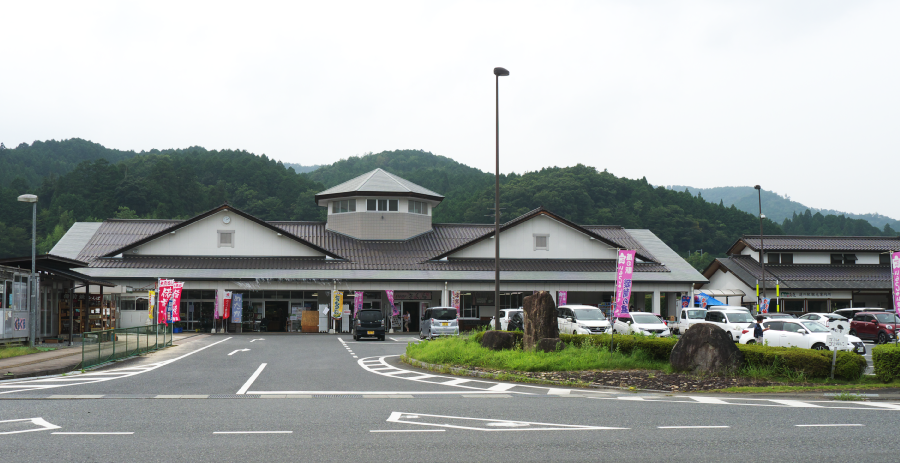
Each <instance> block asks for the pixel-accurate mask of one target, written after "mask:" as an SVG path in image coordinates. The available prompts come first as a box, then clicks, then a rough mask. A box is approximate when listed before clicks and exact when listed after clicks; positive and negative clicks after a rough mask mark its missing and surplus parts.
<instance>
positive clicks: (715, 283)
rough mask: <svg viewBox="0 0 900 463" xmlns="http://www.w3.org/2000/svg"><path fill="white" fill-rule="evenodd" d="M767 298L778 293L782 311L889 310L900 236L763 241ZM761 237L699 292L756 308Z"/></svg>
mask: <svg viewBox="0 0 900 463" xmlns="http://www.w3.org/2000/svg"><path fill="white" fill-rule="evenodd" d="M762 245H763V249H764V252H763V259H765V261H764V262H765V277H764V278H765V285H766V288H767V291H766V293H767V296H768V297H770V298H772V300H773V301H774V300H775V296H776V293H775V286H776V284H777V285H778V286H779V288H780V297H779V303H780V305H781V308H782V311H786V312H791V313H795V314H801V313H805V312H832V311H835V310H837V309H843V308H847V307H882V308H888V307H891V286H890V285H891V269H890V262H889V254H888V252H890V251H896V250H898V249H900V237H868V236H864V237H847V236H765V237H764V240H763V241H762ZM759 250H760V239H759V236H744V237H742V238H741V239H739V240H738V241H737V242H735V243H734V245H732V246H731V248H730V249H729V250H728V257H725V258H719V259H716V260H715V261H713V262H712V264H710V265H709V267H707V268H706V270H704V272H703V276H704V277H706V278H707V279H708V280H709V282H708V283H706V284H698V285H697V286H696V288H697V289H698V290H701V291H703V292H705V293H708V294H709V295H710V296H713V297H715V298H717V299H720V300H722V301H726V300H728V301H729V304H731V305H744V306H747V307H755V305H756V284H757V282H758V281H759V282H760V285H762V281H763V276H762V268H761V265H760V262H759Z"/></svg>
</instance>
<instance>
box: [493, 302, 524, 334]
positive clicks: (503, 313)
mask: <svg viewBox="0 0 900 463" xmlns="http://www.w3.org/2000/svg"><path fill="white" fill-rule="evenodd" d="M516 312H524V310H523V309H522V308H521V307H519V308H518V309H502V310H500V330H501V331H506V330H507V329H508V328H509V319H510V318H512V316H513V314H514V313H516ZM492 318H493V317H492ZM493 326H494V323H493V320H491V327H493Z"/></svg>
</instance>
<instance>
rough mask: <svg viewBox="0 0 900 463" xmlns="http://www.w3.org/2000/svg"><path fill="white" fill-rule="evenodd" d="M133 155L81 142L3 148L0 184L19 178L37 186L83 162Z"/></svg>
mask: <svg viewBox="0 0 900 463" xmlns="http://www.w3.org/2000/svg"><path fill="white" fill-rule="evenodd" d="M136 155H137V153H135V152H134V151H119V150H112V149H107V148H104V147H103V146H102V145H99V144H97V143H93V142H90V141H87V140H82V139H80V138H72V139H70V140H63V141H56V140H49V141H36V142H34V143H32V144H31V146H29V145H28V144H27V143H21V144H19V146H17V147H16V148H14V149H8V148H6V147H2V148H0V184H9V183H10V182H12V181H13V180H14V179H16V178H20V179H22V180H24V181H25V182H26V183H27V184H28V185H30V186H37V185H39V184H40V183H41V180H43V178H44V177H47V176H50V175H57V176H59V175H63V174H66V173H69V172H71V171H72V170H73V169H75V166H77V165H78V164H80V163H82V162H84V161H94V160H97V159H106V160H107V161H109V162H112V163H116V162H119V161H122V160H124V159H128V158H130V157H134V156H136Z"/></svg>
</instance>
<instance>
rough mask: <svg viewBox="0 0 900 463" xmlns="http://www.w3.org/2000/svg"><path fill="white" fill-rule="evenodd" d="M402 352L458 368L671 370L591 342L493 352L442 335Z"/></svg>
mask: <svg viewBox="0 0 900 463" xmlns="http://www.w3.org/2000/svg"><path fill="white" fill-rule="evenodd" d="M406 355H407V356H409V357H410V358H413V359H416V360H419V361H421V362H426V363H433V364H441V365H452V366H460V367H466V366H468V367H480V368H494V369H498V370H513V371H528V372H532V371H578V370H661V371H664V372H666V373H669V372H671V367H670V366H669V362H666V361H660V360H656V359H654V358H653V357H652V356H651V355H650V354H648V353H647V352H644V351H642V350H640V349H635V350H634V351H633V352H631V353H628V354H623V353H621V352H609V350H607V349H605V348H603V347H600V346H592V345H582V346H580V347H574V346H569V347H567V348H565V349H563V350H559V351H556V352H549V353H545V352H539V351H523V350H520V349H512V350H502V351H493V350H490V349H487V348H484V347H481V345H480V344H479V343H478V342H476V341H475V340H474V339H473V337H470V336H459V337H446V338H441V339H437V340H435V341H427V342H420V343H418V344H409V345H407V346H406Z"/></svg>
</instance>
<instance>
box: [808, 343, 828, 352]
mask: <svg viewBox="0 0 900 463" xmlns="http://www.w3.org/2000/svg"><path fill="white" fill-rule="evenodd" d="M812 348H813V349H815V350H828V346H826V345H825V344H822V343H821V342H820V343H816V344H813V346H812Z"/></svg>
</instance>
